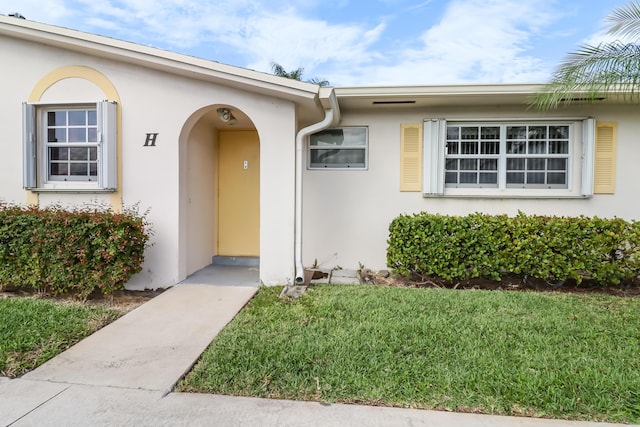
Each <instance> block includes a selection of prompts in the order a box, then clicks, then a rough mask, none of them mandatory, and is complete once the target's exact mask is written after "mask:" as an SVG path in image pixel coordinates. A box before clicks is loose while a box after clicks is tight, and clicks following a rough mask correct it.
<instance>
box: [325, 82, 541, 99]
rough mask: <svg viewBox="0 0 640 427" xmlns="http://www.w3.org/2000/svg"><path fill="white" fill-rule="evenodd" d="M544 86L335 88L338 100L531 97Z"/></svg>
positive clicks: (470, 85) (471, 85)
mask: <svg viewBox="0 0 640 427" xmlns="http://www.w3.org/2000/svg"><path fill="white" fill-rule="evenodd" d="M543 87H544V84H492V85H475V84H469V85H431V86H429V85H424V86H350V87H336V88H335V90H336V94H337V95H338V97H339V98H343V97H344V98H350V97H355V98H358V97H365V98H369V97H394V96H403V97H406V96H418V97H423V96H430V95H432V96H443V95H450V96H455V95H459V96H464V95H532V94H535V93H537V92H538V91H540V90H541V89H542V88H543Z"/></svg>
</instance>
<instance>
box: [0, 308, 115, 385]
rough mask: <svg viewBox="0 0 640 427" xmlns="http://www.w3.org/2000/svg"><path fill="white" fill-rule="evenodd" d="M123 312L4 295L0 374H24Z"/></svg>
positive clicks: (0, 318)
mask: <svg viewBox="0 0 640 427" xmlns="http://www.w3.org/2000/svg"><path fill="white" fill-rule="evenodd" d="M121 315H122V313H121V312H119V311H116V310H109V309H105V308H103V307H99V306H87V305H83V304H81V303H64V302H54V301H51V300H42V299H33V298H2V299H0V375H1V376H7V377H11V378H15V377H18V376H20V375H23V374H24V373H26V372H28V371H30V370H32V369H35V368H37V367H38V366H40V365H41V364H43V363H44V362H46V361H47V360H49V359H51V358H52V357H54V356H56V355H57V354H59V353H61V352H63V351H64V350H66V349H67V348H69V347H71V346H72V345H73V344H75V343H77V342H78V341H80V340H81V339H83V338H85V337H86V336H88V335H90V334H92V333H93V332H95V331H97V330H98V329H100V328H102V327H103V326H105V325H107V324H109V323H111V322H113V321H114V320H115V319H117V318H118V317H120V316H121Z"/></svg>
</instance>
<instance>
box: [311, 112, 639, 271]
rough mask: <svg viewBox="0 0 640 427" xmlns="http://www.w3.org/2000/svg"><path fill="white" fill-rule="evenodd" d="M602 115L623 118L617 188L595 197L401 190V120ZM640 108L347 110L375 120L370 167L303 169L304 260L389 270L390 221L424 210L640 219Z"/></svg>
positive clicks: (351, 116)
mask: <svg viewBox="0 0 640 427" xmlns="http://www.w3.org/2000/svg"><path fill="white" fill-rule="evenodd" d="M532 116H539V117H551V116H557V117H587V116H591V117H595V118H596V119H597V120H598V121H603V122H611V121H614V122H618V152H617V176H616V193H615V194H614V195H604V194H603V195H595V196H594V197H593V198H590V199H575V198H574V199H527V198H505V199H497V198H496V199H482V198H452V197H439V198H424V197H423V196H422V194H421V193H417V192H400V191H399V178H400V176H399V164H400V124H402V123H422V121H423V120H424V119H426V118H446V119H449V120H450V119H456V118H466V119H469V118H479V117H487V118H492V117H493V118H516V117H532ZM639 119H640V111H638V108H637V107H635V106H626V107H623V106H613V107H611V106H610V107H604V106H592V105H591V106H582V107H578V108H573V109H571V110H565V111H560V112H553V113H549V112H547V113H539V112H534V111H528V110H525V109H524V108H513V107H502V108H501V107H496V106H485V107H481V108H474V109H460V108H458V109H453V108H448V109H444V108H441V109H429V110H426V109H425V110H423V111H412V110H410V109H402V110H394V109H386V110H380V111H377V112H374V113H372V112H349V111H345V112H343V121H342V123H341V125H343V126H349V125H351V126H368V128H369V169H368V170H367V171H355V170H340V171H330V170H306V171H305V173H304V185H305V187H304V225H303V228H304V234H303V261H304V264H305V265H311V264H313V263H314V261H315V260H317V261H318V262H319V263H320V264H321V266H322V267H324V268H332V267H335V266H336V265H339V266H341V267H342V268H345V269H357V268H358V266H359V263H362V264H363V265H365V266H366V267H368V268H373V269H383V268H386V248H387V244H386V240H387V237H388V226H389V223H390V222H391V220H392V219H393V218H394V217H395V216H397V215H399V214H402V213H415V212H420V211H426V212H432V213H441V214H450V215H466V214H468V213H471V212H484V213H489V214H503V213H506V214H509V215H515V214H517V212H518V211H519V210H520V211H523V212H524V213H527V214H544V215H565V216H575V215H581V214H583V215H588V216H594V215H597V216H602V217H612V216H619V217H623V218H627V219H640V197H639V196H640V190H639V189H638V188H639V187H638V179H637V177H636V175H637V170H638V160H639V159H640V140H639V139H640V138H638V135H640V120H639Z"/></svg>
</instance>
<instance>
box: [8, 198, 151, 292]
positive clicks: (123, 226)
mask: <svg viewBox="0 0 640 427" xmlns="http://www.w3.org/2000/svg"><path fill="white" fill-rule="evenodd" d="M146 228H147V223H146V221H145V219H144V216H141V215H139V214H137V213H135V212H124V213H112V212H106V211H98V210H89V209H84V210H83V209H78V210H64V209H62V208H60V207H51V208H48V209H38V208H35V207H29V208H24V207H19V206H12V205H5V204H0V289H1V288H3V287H6V286H7V285H11V286H16V287H18V288H20V289H26V290H37V291H43V292H47V293H53V294H63V293H65V294H66V293H69V294H73V295H77V296H78V297H80V298H86V297H87V296H89V294H91V292H93V291H94V290H95V289H100V290H101V291H102V292H103V293H105V294H110V293H112V292H113V291H116V290H120V289H124V285H125V283H126V282H127V280H129V278H131V276H132V275H133V274H135V273H137V272H139V271H140V270H141V269H142V263H143V261H144V250H145V247H146V245H147V242H148V239H149V232H148V231H147V230H146Z"/></svg>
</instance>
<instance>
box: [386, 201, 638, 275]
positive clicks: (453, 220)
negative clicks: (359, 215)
mask: <svg viewBox="0 0 640 427" xmlns="http://www.w3.org/2000/svg"><path fill="white" fill-rule="evenodd" d="M389 232H390V235H389V240H388V244H389V247H388V251H387V263H388V265H389V267H391V268H392V269H394V270H395V271H396V272H398V273H400V274H404V275H410V274H421V275H431V276H438V277H441V278H444V279H448V280H459V279H471V278H476V277H484V278H488V279H493V280H500V279H501V278H502V277H503V276H504V275H506V274H520V275H525V276H530V277H535V278H539V279H543V280H548V281H564V280H567V279H574V280H576V282H577V283H581V281H582V280H583V279H591V280H593V281H595V282H596V283H600V284H614V285H617V284H620V283H622V282H628V281H634V280H636V279H637V278H638V276H639V275H640V222H637V221H631V222H628V221H625V220H622V219H620V218H613V219H603V218H597V217H595V218H587V217H584V216H580V217H548V216H527V215H524V214H522V213H520V214H518V215H517V216H516V217H512V218H510V217H508V216H506V215H493V216H492V215H484V214H479V213H475V214H471V215H468V216H464V217H458V216H444V215H433V214H427V213H419V214H415V215H401V216H399V217H397V218H395V219H394V220H393V221H392V222H391V225H390V226H389Z"/></svg>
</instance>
